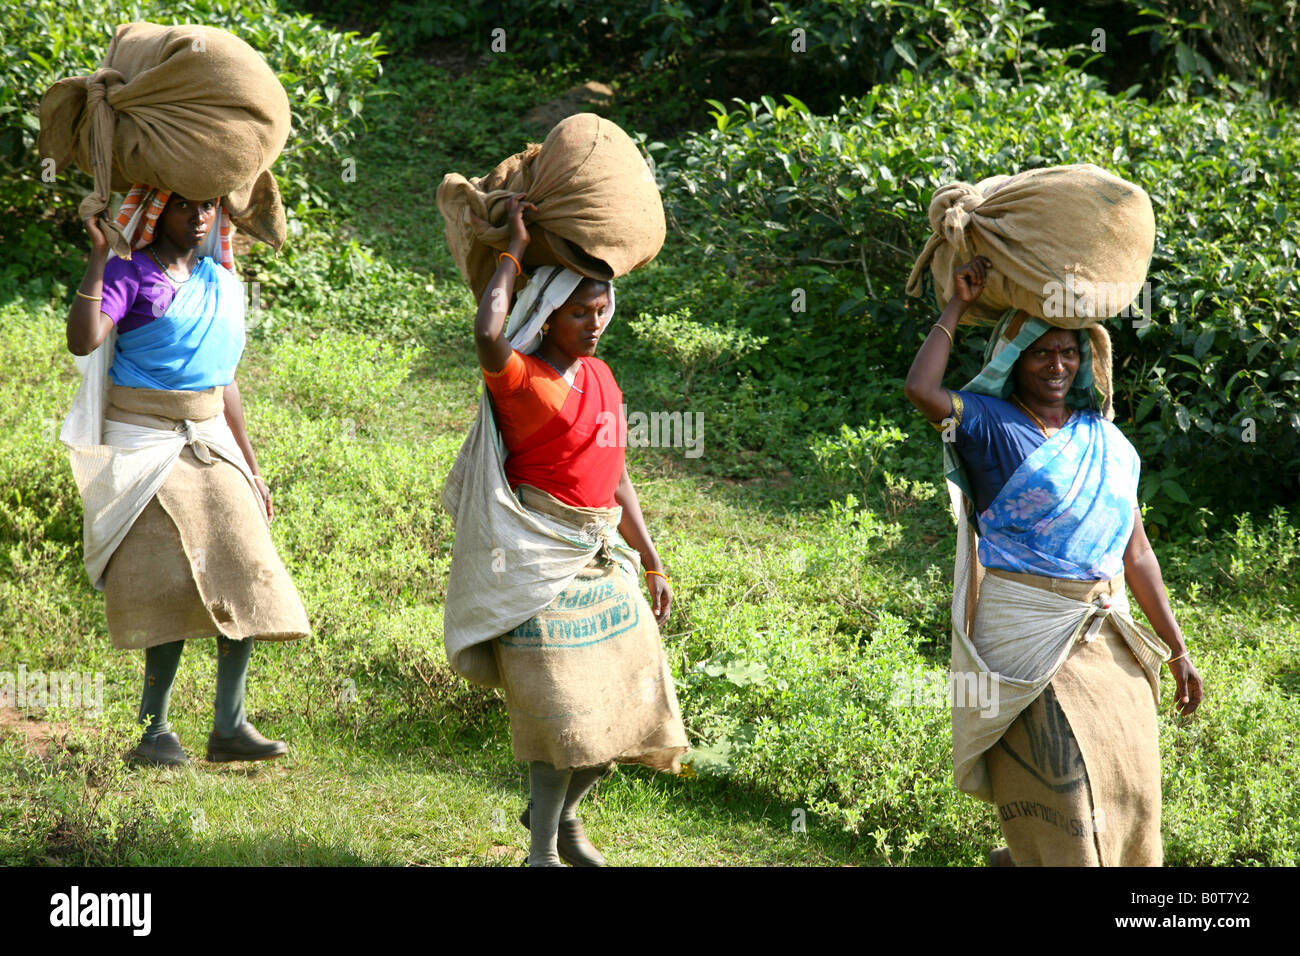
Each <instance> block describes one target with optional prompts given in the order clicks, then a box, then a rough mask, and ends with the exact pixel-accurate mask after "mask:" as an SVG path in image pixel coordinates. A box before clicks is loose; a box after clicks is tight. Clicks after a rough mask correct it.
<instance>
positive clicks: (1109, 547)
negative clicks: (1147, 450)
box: [978, 410, 1140, 581]
mask: <svg viewBox="0 0 1300 956" xmlns="http://www.w3.org/2000/svg"><path fill="white" fill-rule="evenodd" d="M1139 468H1140V462H1139V459H1138V455H1137V452H1136V450H1134V448H1133V446H1132V445H1131V444H1130V443H1129V441H1128V439H1127V438H1125V437H1124V435H1123V433H1121V432H1120V430H1119V429H1118V428H1116V427H1115V426H1114V425H1112V424H1111V423H1110V422H1108V421H1106V420H1105V419H1104V418H1102V417H1101V415H1099V414H1097V413H1096V412H1093V411H1088V410H1085V411H1080V412H1078V413H1076V414H1075V415H1074V417H1073V418H1071V419H1070V421H1068V422H1066V423H1065V425H1064V426H1063V427H1062V428H1061V429H1060V430H1059V431H1058V432H1057V433H1056V434H1054V435H1053V436H1052V437H1051V438H1049V439H1047V440H1046V441H1045V442H1043V443H1042V444H1041V445H1039V446H1038V447H1037V448H1036V449H1034V450H1033V451H1032V452H1030V453H1029V455H1028V456H1027V457H1026V458H1025V459H1024V460H1023V461H1022V462H1021V463H1020V466H1019V467H1018V468H1017V469H1016V470H1015V471H1014V472H1013V473H1012V474H1011V477H1010V478H1008V479H1007V482H1006V484H1005V485H1003V486H1002V489H1001V490H1000V491H999V492H998V494H997V495H996V497H995V498H994V499H993V501H992V503H991V504H990V505H989V506H988V508H987V509H985V510H984V511H983V512H981V513H980V514H979V516H978V521H979V533H980V537H979V559H980V564H982V565H983V566H984V567H986V568H1001V569H1002V570H1004V571H1018V572H1021V573H1025V574H1041V575H1045V576H1047V577H1052V578H1073V579H1076V580H1083V581H1095V580H1106V579H1109V578H1113V577H1117V576H1118V575H1119V574H1120V573H1122V572H1123V570H1124V551H1125V549H1126V548H1127V547H1128V541H1129V537H1130V536H1131V535H1132V534H1133V509H1134V508H1136V507H1137V482H1138V470H1139Z"/></svg>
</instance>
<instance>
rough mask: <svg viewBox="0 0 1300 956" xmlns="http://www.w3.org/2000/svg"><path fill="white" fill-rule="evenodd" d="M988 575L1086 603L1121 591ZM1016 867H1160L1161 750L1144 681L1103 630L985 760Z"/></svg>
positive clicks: (1118, 638) (1112, 585)
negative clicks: (1006, 578)
mask: <svg viewBox="0 0 1300 956" xmlns="http://www.w3.org/2000/svg"><path fill="white" fill-rule="evenodd" d="M986 573H988V574H994V575H1002V576H1005V577H1009V578H1013V579H1014V580H1016V581H1021V582H1024V583H1027V584H1032V585H1034V586H1035V587H1044V588H1047V589H1049V590H1054V591H1056V592H1057V593H1060V594H1063V595H1065V596H1067V597H1070V598H1073V599H1075V600H1078V601H1085V602H1090V601H1092V600H1093V599H1094V598H1096V597H1097V596H1098V595H1101V594H1114V593H1116V590H1117V589H1119V588H1122V587H1123V586H1124V584H1123V579H1122V578H1115V579H1113V580H1111V581H1070V580H1066V579H1062V578H1047V577H1040V576H1038V575H1031V574H1015V573H1009V572H1005V571H999V570H996V569H990V570H988V571H987V572H986ZM986 759H987V761H988V770H989V778H990V781H991V783H992V785H993V799H994V802H995V803H996V805H997V809H998V819H999V822H1000V824H1001V827H1002V834H1003V837H1004V838H1005V839H1006V842H1007V848H1008V849H1009V850H1010V853H1011V859H1012V861H1013V862H1014V863H1015V865H1017V866H1160V865H1161V863H1162V862H1163V850H1162V847H1161V842H1160V747H1159V741H1158V737H1157V731H1156V708H1155V701H1154V696H1153V693H1152V687H1151V684H1150V680H1149V678H1148V676H1147V673H1146V671H1145V670H1144V669H1143V668H1142V665H1141V664H1140V663H1139V662H1138V660H1137V658H1136V657H1135V656H1134V654H1133V652H1132V650H1130V649H1129V646H1128V644H1127V643H1126V642H1125V640H1124V638H1123V636H1122V635H1121V634H1120V633H1119V631H1118V630H1117V629H1116V627H1115V625H1114V624H1113V623H1111V622H1110V621H1109V620H1107V621H1106V622H1105V623H1104V624H1103V625H1102V627H1101V629H1100V631H1099V632H1098V634H1097V636H1096V639H1095V640H1093V641H1091V642H1085V641H1078V642H1076V643H1075V644H1074V645H1073V646H1072V647H1071V650H1070V654H1069V656H1068V657H1067V658H1066V659H1065V663H1064V664H1062V665H1061V669H1060V670H1059V671H1057V673H1056V676H1055V677H1053V678H1052V681H1051V683H1050V684H1048V686H1047V688H1046V689H1045V690H1044V691H1043V693H1042V694H1041V695H1039V697H1038V698H1037V699H1036V700H1035V701H1034V702H1033V703H1032V704H1030V705H1029V706H1028V707H1027V708H1025V710H1023V711H1022V712H1021V713H1020V716H1019V717H1017V718H1016V720H1015V722H1014V723H1013V724H1012V725H1011V726H1010V727H1009V728H1007V731H1006V733H1004V734H1003V735H1002V738H1001V739H1000V740H999V741H998V742H997V744H995V745H994V746H993V747H992V748H990V749H989V751H988V752H987V754H986Z"/></svg>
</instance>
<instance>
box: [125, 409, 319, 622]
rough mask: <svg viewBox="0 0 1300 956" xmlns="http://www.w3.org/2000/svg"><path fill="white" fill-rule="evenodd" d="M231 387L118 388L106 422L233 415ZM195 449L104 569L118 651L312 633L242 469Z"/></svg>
mask: <svg viewBox="0 0 1300 956" xmlns="http://www.w3.org/2000/svg"><path fill="white" fill-rule="evenodd" d="M222 391H223V390H222V389H221V387H219V386H218V387H216V388H212V389H208V390H206V391H202V392H191V391H161V390H156V389H148V388H124V387H121V386H117V385H114V386H111V387H110V388H109V404H108V408H107V410H106V411H105V413H104V417H105V418H106V419H108V420H110V421H119V422H128V423H131V424H135V425H144V426H147V427H152V428H165V429H172V428H175V427H177V425H178V424H179V423H180V422H182V421H184V420H186V419H188V420H190V421H194V422H199V421H205V420H207V419H210V418H213V417H215V416H216V415H220V414H223V413H224V408H225V403H224V399H223V397H222ZM212 459H213V460H212V463H211V464H205V463H204V462H202V461H200V460H199V459H198V458H197V457H196V456H195V454H194V452H193V451H192V450H191V449H190V448H189V447H188V446H186V448H185V449H184V450H183V451H182V452H181V455H180V457H179V458H178V459H177V460H176V464H175V465H174V466H173V467H172V470H171V472H170V473H169V474H168V476H167V480H166V481H165V482H164V483H163V486H162V487H161V488H160V489H159V490H158V493H157V494H156V495H155V496H154V497H153V499H152V500H151V501H150V502H149V504H148V505H146V506H145V509H144V511H142V512H141V513H140V516H139V517H138V518H136V520H135V523H134V524H133V525H132V526H131V530H130V531H129V532H127V535H126V537H125V538H124V539H123V540H122V543H121V544H120V545H118V548H117V550H116V551H114V552H113V556H112V558H110V559H109V562H108V567H107V568H106V569H105V571H104V598H105V604H106V610H107V617H108V632H109V636H110V637H111V638H112V641H113V646H114V647H119V648H146V647H152V646H154V645H155V644H166V643H169V642H171V641H179V640H188V639H190V638H196V637H215V636H216V635H217V634H221V635H223V636H225V637H228V638H231V639H234V640H242V639H245V638H250V637H251V638H255V639H257V640H264V641H265V640H275V641H288V640H296V639H297V638H301V637H306V636H307V635H308V634H309V633H310V632H311V628H310V625H309V624H308V622H307V613H306V611H305V610H304V609H303V606H302V601H301V599H300V598H299V597H298V591H297V589H296V588H295V587H294V585H293V581H292V580H291V579H290V577H289V574H288V572H287V571H286V570H285V567H284V564H283V562H281V561H280V556H279V555H278V554H277V553H276V551H275V545H274V544H273V543H272V542H271V534H270V531H269V529H268V528H267V524H266V519H265V517H264V516H263V514H262V512H261V510H260V509H261V502H260V500H259V498H258V497H257V495H256V494H255V493H253V492H252V490H251V489H250V487H249V484H248V480H247V479H246V478H245V477H244V475H243V473H242V472H240V470H239V469H238V468H236V467H235V466H234V465H232V464H230V462H228V461H226V460H224V459H222V458H221V457H219V456H218V455H216V454H213V455H212Z"/></svg>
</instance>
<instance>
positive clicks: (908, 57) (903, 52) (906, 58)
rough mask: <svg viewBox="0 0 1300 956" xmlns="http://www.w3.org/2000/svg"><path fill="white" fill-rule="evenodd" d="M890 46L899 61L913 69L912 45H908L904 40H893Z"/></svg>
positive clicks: (913, 54)
mask: <svg viewBox="0 0 1300 956" xmlns="http://www.w3.org/2000/svg"><path fill="white" fill-rule="evenodd" d="M891 46H893V48H894V52H895V53H897V54H898V57H899V59H901V60H902V61H903V62H904V63H906V64H907V65H908V66H910V67H913V68H915V66H916V51H915V50H914V49H912V44H910V43H908V42H907V41H906V40H894V42H893V43H892V44H891Z"/></svg>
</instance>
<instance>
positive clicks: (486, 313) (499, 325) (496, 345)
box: [474, 193, 537, 372]
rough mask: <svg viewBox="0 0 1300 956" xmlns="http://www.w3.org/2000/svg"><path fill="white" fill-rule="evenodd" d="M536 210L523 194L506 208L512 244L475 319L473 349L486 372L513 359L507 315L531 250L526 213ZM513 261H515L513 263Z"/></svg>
mask: <svg viewBox="0 0 1300 956" xmlns="http://www.w3.org/2000/svg"><path fill="white" fill-rule="evenodd" d="M525 209H531V210H533V212H536V211H537V207H536V206H534V205H533V204H532V203H530V202H525V201H524V194H523V193H520V194H519V195H518V196H514V197H512V198H511V199H510V201H509V202H508V204H507V205H506V216H507V218H508V219H509V220H510V245H509V246H508V247H507V249H506V253H505V254H504V255H502V256H501V259H500V261H499V262H498V263H497V271H496V272H494V273H493V274H492V281H491V282H489V283H488V287H487V288H486V289H485V290H483V298H482V299H480V300H479V304H478V315H477V316H476V317H475V319H474V347H475V348H476V349H477V350H478V363H479V365H480V366H482V367H483V370H484V371H485V372H499V371H501V370H502V369H503V368H505V367H506V362H507V361H509V359H510V352H511V349H510V343H509V341H507V340H506V337H505V324H506V316H508V315H509V314H510V297H511V296H512V295H513V294H514V291H515V280H516V279H517V278H518V277H519V273H520V271H521V269H522V267H521V266H520V265H519V263H522V262H523V258H524V250H525V249H527V248H528V227H527V226H526V225H524V210H525ZM511 258H513V260H514V261H511Z"/></svg>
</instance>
